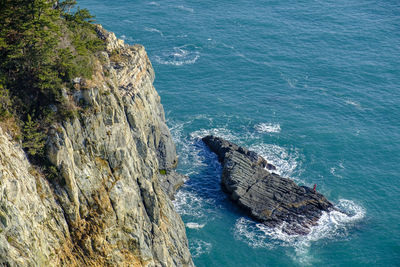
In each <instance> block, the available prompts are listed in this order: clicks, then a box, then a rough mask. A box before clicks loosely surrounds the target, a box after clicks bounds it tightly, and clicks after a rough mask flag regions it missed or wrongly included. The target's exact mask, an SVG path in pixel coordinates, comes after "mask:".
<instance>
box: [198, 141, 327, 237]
mask: <svg viewBox="0 0 400 267" xmlns="http://www.w3.org/2000/svg"><path fill="white" fill-rule="evenodd" d="M202 140H203V141H204V143H205V144H206V145H207V146H208V147H209V148H210V150H211V151H213V152H214V153H216V154H217V156H218V160H219V161H220V162H221V163H222V167H223V170H222V177H221V185H222V188H223V189H224V191H226V192H227V193H228V194H229V196H230V198H231V199H232V200H233V201H234V202H236V203H238V205H239V206H241V207H243V208H244V209H245V210H247V211H248V212H249V214H250V215H251V216H252V217H253V218H255V219H256V220H258V221H261V222H262V223H264V224H265V225H267V226H269V227H282V231H284V232H286V233H288V234H308V233H309V232H310V230H311V226H313V225H316V224H317V223H318V222H317V221H318V219H319V218H320V217H321V215H322V212H323V211H325V212H328V211H331V210H332V209H333V208H334V207H333V205H332V203H330V202H329V201H328V200H327V199H326V198H325V197H324V196H323V195H322V194H320V193H318V192H316V191H314V190H312V189H311V188H309V187H306V186H298V185H297V184H296V183H295V182H293V181H292V180H291V179H288V178H284V177H281V176H279V175H278V174H275V173H273V170H274V169H275V167H274V166H273V165H271V164H269V163H268V162H267V161H266V160H265V159H264V158H263V157H261V156H259V155H258V154H257V153H255V152H254V151H250V150H247V149H246V148H244V147H240V146H238V145H236V144H233V143H231V142H229V141H227V140H224V139H222V138H219V137H215V136H211V135H209V136H206V137H204V138H203V139H202ZM268 170H270V171H271V172H270V171H268Z"/></svg>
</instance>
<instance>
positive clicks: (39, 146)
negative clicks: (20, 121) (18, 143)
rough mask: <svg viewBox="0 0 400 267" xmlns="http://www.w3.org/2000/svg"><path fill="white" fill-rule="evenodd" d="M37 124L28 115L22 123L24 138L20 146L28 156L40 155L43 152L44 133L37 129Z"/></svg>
mask: <svg viewBox="0 0 400 267" xmlns="http://www.w3.org/2000/svg"><path fill="white" fill-rule="evenodd" d="M38 129H39V125H38V123H37V122H34V121H33V120H32V118H31V116H30V115H28V117H27V120H26V122H25V124H24V128H23V134H24V140H23V142H22V147H23V148H24V149H25V150H26V151H27V153H28V155H30V156H39V157H40V156H42V155H43V154H44V145H45V139H44V138H45V135H44V134H43V133H42V132H40V131H38Z"/></svg>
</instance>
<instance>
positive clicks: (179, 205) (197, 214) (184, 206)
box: [173, 190, 213, 219]
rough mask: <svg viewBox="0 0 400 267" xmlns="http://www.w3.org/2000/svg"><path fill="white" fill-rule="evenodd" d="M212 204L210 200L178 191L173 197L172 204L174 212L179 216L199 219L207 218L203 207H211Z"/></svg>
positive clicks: (205, 209)
mask: <svg viewBox="0 0 400 267" xmlns="http://www.w3.org/2000/svg"><path fill="white" fill-rule="evenodd" d="M212 202H213V201H212V200H210V199H204V198H202V197H200V196H198V195H197V194H195V193H193V192H190V191H185V190H179V191H178V192H177V193H176V195H175V200H174V201H173V204H174V206H175V210H176V212H178V213H179V214H180V215H186V216H190V217H192V218H197V219H200V218H206V217H207V216H208V214H207V208H206V207H205V205H206V204H208V205H211V204H212Z"/></svg>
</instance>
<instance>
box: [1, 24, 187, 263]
mask: <svg viewBox="0 0 400 267" xmlns="http://www.w3.org/2000/svg"><path fill="white" fill-rule="evenodd" d="M97 31H98V34H99V35H100V36H101V37H102V38H103V39H104V40H106V41H107V51H104V52H102V53H100V54H99V55H98V62H95V65H96V71H95V75H94V76H93V78H92V79H91V80H85V79H79V78H77V79H74V83H75V85H74V88H75V89H74V91H73V92H68V93H67V92H64V97H65V98H66V99H67V100H68V102H69V103H70V104H71V105H74V106H76V108H77V110H78V116H76V117H75V118H74V119H71V120H69V121H65V122H63V123H62V124H54V125H53V127H52V128H51V129H50V130H49V133H48V140H47V145H46V147H47V155H48V159H49V161H50V162H51V163H52V164H53V165H54V166H55V167H56V169H57V170H58V173H59V175H58V177H57V178H54V180H52V181H47V180H46V179H45V178H43V175H41V173H40V170H39V171H38V170H36V169H35V168H34V167H33V166H31V165H30V164H29V162H28V160H27V158H26V156H25V154H24V152H23V150H22V149H21V146H20V145H19V144H15V143H13V142H12V141H11V140H10V138H9V137H8V136H7V135H6V134H5V133H3V132H2V131H1V129H0V161H1V165H0V265H2V266H3V265H5V266H193V262H192V259H191V255H190V252H189V249H188V242H187V238H186V234H185V227H184V224H183V222H182V220H181V218H180V216H179V215H178V214H177V213H176V212H175V211H174V207H173V204H172V202H171V200H170V198H171V197H173V193H174V191H175V190H176V189H177V188H178V187H179V185H181V184H182V183H183V177H182V176H181V175H179V174H177V173H176V172H175V171H173V168H175V167H176V164H177V156H176V151H175V145H174V143H173V141H172V138H171V135H170V132H169V130H168V127H167V126H166V124H165V119H164V111H163V108H162V105H161V103H160V97H159V95H158V94H157V92H156V91H155V89H154V87H153V80H154V71H153V68H152V66H151V63H150V61H149V59H148V57H147V54H146V52H145V50H144V48H143V47H142V46H140V45H135V46H129V45H126V44H124V43H123V41H121V40H118V39H117V38H115V35H114V34H113V33H109V32H107V31H105V30H104V29H102V28H101V27H100V26H99V27H98V29H97Z"/></svg>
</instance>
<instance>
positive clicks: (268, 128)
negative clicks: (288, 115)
mask: <svg viewBox="0 0 400 267" xmlns="http://www.w3.org/2000/svg"><path fill="white" fill-rule="evenodd" d="M254 128H255V129H256V130H257V131H258V132H260V133H280V132H281V126H280V125H279V124H273V123H259V124H257V125H255V126H254Z"/></svg>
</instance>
